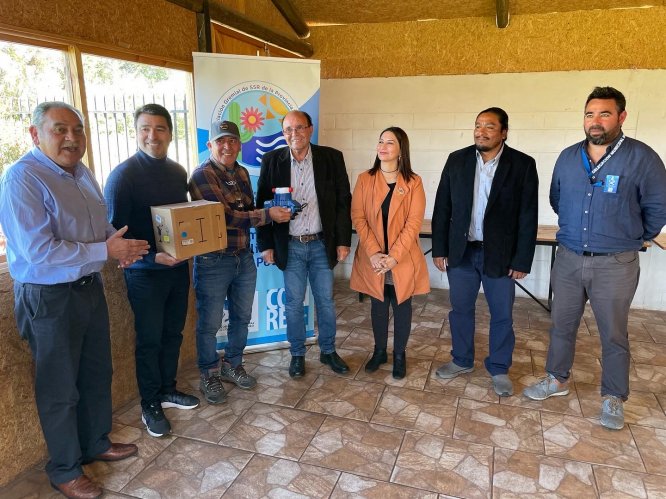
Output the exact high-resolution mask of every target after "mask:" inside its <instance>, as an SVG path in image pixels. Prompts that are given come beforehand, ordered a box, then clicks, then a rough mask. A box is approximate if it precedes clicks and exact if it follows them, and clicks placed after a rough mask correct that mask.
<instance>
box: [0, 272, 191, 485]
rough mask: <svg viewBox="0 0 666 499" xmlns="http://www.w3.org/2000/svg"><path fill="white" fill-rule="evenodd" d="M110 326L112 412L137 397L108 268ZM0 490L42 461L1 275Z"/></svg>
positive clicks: (24, 357)
mask: <svg viewBox="0 0 666 499" xmlns="http://www.w3.org/2000/svg"><path fill="white" fill-rule="evenodd" d="M103 278H104V287H105V292H106V299H107V302H108V305H109V316H110V321H111V349H112V355H113V385H112V397H113V407H114V409H115V408H118V407H120V406H122V405H124V404H126V403H127V402H129V401H130V400H132V399H133V398H135V397H137V396H138V389H137V386H136V377H135V366H134V338H135V334H134V316H133V314H132V310H131V308H130V306H129V303H128V301H127V295H126V288H125V281H124V279H123V275H122V271H121V270H120V269H118V268H116V266H115V265H114V264H112V263H109V264H107V265H106V267H105V268H104V272H103ZM194 316H195V314H194V293H193V292H190V305H189V313H188V317H187V322H186V324H185V334H184V336H185V337H184V340H183V346H182V348H181V357H180V365H181V367H187V366H191V365H194V363H195V361H196V346H195V338H194V320H195V318H194ZM0 345H2V348H0V380H1V381H2V382H1V385H2V390H0V421H2V431H0V487H1V486H2V485H4V484H6V483H7V482H9V481H10V480H11V479H12V478H13V477H15V476H16V475H17V474H19V473H20V472H22V471H23V470H25V469H27V468H29V467H31V466H33V465H35V464H36V463H38V462H39V461H41V460H43V459H44V458H45V457H46V445H45V444H44V439H43V437H42V433H41V429H40V428H41V427H40V425H39V418H38V417H37V410H36V407H35V397H34V389H33V374H34V365H33V361H32V357H31V355H30V349H29V347H28V344H27V342H25V341H23V340H21V338H20V337H19V334H18V331H17V329H16V323H15V322H14V295H13V282H12V280H11V278H10V276H9V274H8V273H6V272H4V273H0Z"/></svg>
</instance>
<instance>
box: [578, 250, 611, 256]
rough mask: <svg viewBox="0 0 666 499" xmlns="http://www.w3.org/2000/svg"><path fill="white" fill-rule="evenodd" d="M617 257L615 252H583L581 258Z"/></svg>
mask: <svg viewBox="0 0 666 499" xmlns="http://www.w3.org/2000/svg"><path fill="white" fill-rule="evenodd" d="M613 255H617V252H614V253H598V252H597V251H583V256H613Z"/></svg>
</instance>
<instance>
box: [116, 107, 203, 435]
mask: <svg viewBox="0 0 666 499" xmlns="http://www.w3.org/2000/svg"><path fill="white" fill-rule="evenodd" d="M134 128H135V129H136V142H137V146H138V148H139V150H138V151H137V153H136V154H134V155H133V156H132V157H130V158H128V159H127V160H126V161H123V162H122V163H121V164H120V165H118V166H117V167H116V168H114V169H113V171H112V172H111V175H109V178H108V180H107V182H106V186H105V187H104V197H105V198H106V202H107V205H108V211H109V221H110V222H111V223H112V224H113V226H114V227H116V228H120V227H122V226H124V225H127V226H128V227H129V229H128V233H129V234H131V235H132V236H133V237H139V238H141V239H145V240H147V241H148V242H149V243H150V252H149V253H148V254H147V255H146V256H145V257H144V258H143V259H142V260H139V261H138V262H136V263H134V264H133V265H131V266H130V267H128V268H126V269H125V272H124V273H125V283H126V284H127V298H128V299H129V302H130V305H131V306H132V311H133V312H134V329H135V330H136V348H135V353H134V356H135V358H136V380H137V384H138V385H139V393H140V395H141V412H142V420H143V423H144V424H145V425H146V430H147V431H148V434H149V435H151V436H153V437H161V436H163V435H166V434H168V433H170V432H171V424H170V423H169V420H168V419H167V418H166V417H165V415H164V411H163V410H162V408H166V407H175V408H178V409H194V408H195V407H197V406H198V405H199V399H198V398H196V397H194V396H192V395H189V394H187V393H182V392H180V391H178V390H176V373H177V371H178V357H179V355H180V345H181V343H182V342H183V328H184V327H185V319H186V317H187V301H188V296H189V292H190V267H189V265H188V264H187V261H186V260H177V259H175V258H174V257H172V256H171V255H169V254H168V253H164V252H161V251H157V249H156V246H155V234H154V232H153V222H152V216H151V213H150V207H151V206H160V205H163V204H172V203H183V202H185V201H187V172H186V171H185V168H183V167H182V166H181V165H179V164H178V163H176V162H175V161H172V160H171V159H169V158H168V157H167V153H168V150H169V144H170V143H171V138H172V132H173V122H172V120H171V114H169V111H168V110H166V109H165V108H164V107H162V106H160V105H159V104H146V105H144V106H141V107H140V108H138V109H137V110H136V111H135V113H134Z"/></svg>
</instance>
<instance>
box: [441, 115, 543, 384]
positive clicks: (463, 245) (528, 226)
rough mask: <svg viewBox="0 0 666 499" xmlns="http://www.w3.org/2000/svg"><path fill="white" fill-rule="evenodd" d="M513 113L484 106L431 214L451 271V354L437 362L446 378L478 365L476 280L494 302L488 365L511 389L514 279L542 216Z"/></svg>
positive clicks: (448, 168) (524, 270) (453, 158)
mask: <svg viewBox="0 0 666 499" xmlns="http://www.w3.org/2000/svg"><path fill="white" fill-rule="evenodd" d="M508 130H509V117H508V115H507V114H506V112H505V111H504V110H502V109H500V108H497V107H492V108H489V109H486V110H484V111H481V113H479V115H478V116H477V118H476V123H475V126H474V146H470V147H466V148H464V149H461V150H459V151H455V152H453V153H451V154H450V155H449V158H448V160H447V162H446V165H445V166H444V170H443V172H442V177H441V180H440V183H439V187H438V189H437V197H436V199H435V208H434V212H433V220H432V242H433V246H432V255H433V263H434V264H435V266H436V267H437V268H438V269H439V270H441V271H442V272H447V270H448V278H449V288H450V290H449V292H450V299H451V309H452V310H451V312H450V313H449V324H450V327H451V341H452V350H451V356H452V360H451V361H449V362H448V363H446V364H444V365H443V366H441V367H440V368H439V369H438V370H437V376H439V377H440V378H444V379H450V378H455V377H456V376H458V375H460V374H463V373H467V372H471V371H472V370H473V369H474V314H475V303H476V298H477V296H478V292H479V286H480V284H481V283H483V290H484V293H485V296H486V301H487V302H488V308H489V309H490V348H489V352H490V353H489V355H488V357H487V358H486V359H485V367H486V369H487V370H488V372H489V373H490V375H491V376H492V379H493V387H494V389H495V392H496V393H497V394H498V395H500V396H510V395H512V394H513V386H512V383H511V380H510V379H509V377H508V375H507V373H508V371H509V368H510V367H511V357H512V354H513V347H514V344H515V337H514V331H513V317H512V310H513V302H514V298H515V288H514V281H513V279H522V278H523V277H525V276H526V275H527V274H528V273H529V272H530V269H531V266H532V258H533V257H534V248H535V245H536V234H537V224H538V187H539V180H538V177H537V170H536V163H535V161H534V159H533V158H532V157H530V156H527V155H526V154H523V153H521V152H519V151H516V150H515V149H512V148H510V147H509V146H507V145H506V144H505V141H506V137H507V132H508Z"/></svg>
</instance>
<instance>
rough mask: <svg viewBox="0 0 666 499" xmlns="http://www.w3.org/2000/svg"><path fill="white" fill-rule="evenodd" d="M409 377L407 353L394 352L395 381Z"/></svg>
mask: <svg viewBox="0 0 666 499" xmlns="http://www.w3.org/2000/svg"><path fill="white" fill-rule="evenodd" d="M406 375H407V358H406V357H405V352H402V353H395V352H393V377H394V378H395V379H402V378H404V377H405V376H406Z"/></svg>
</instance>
